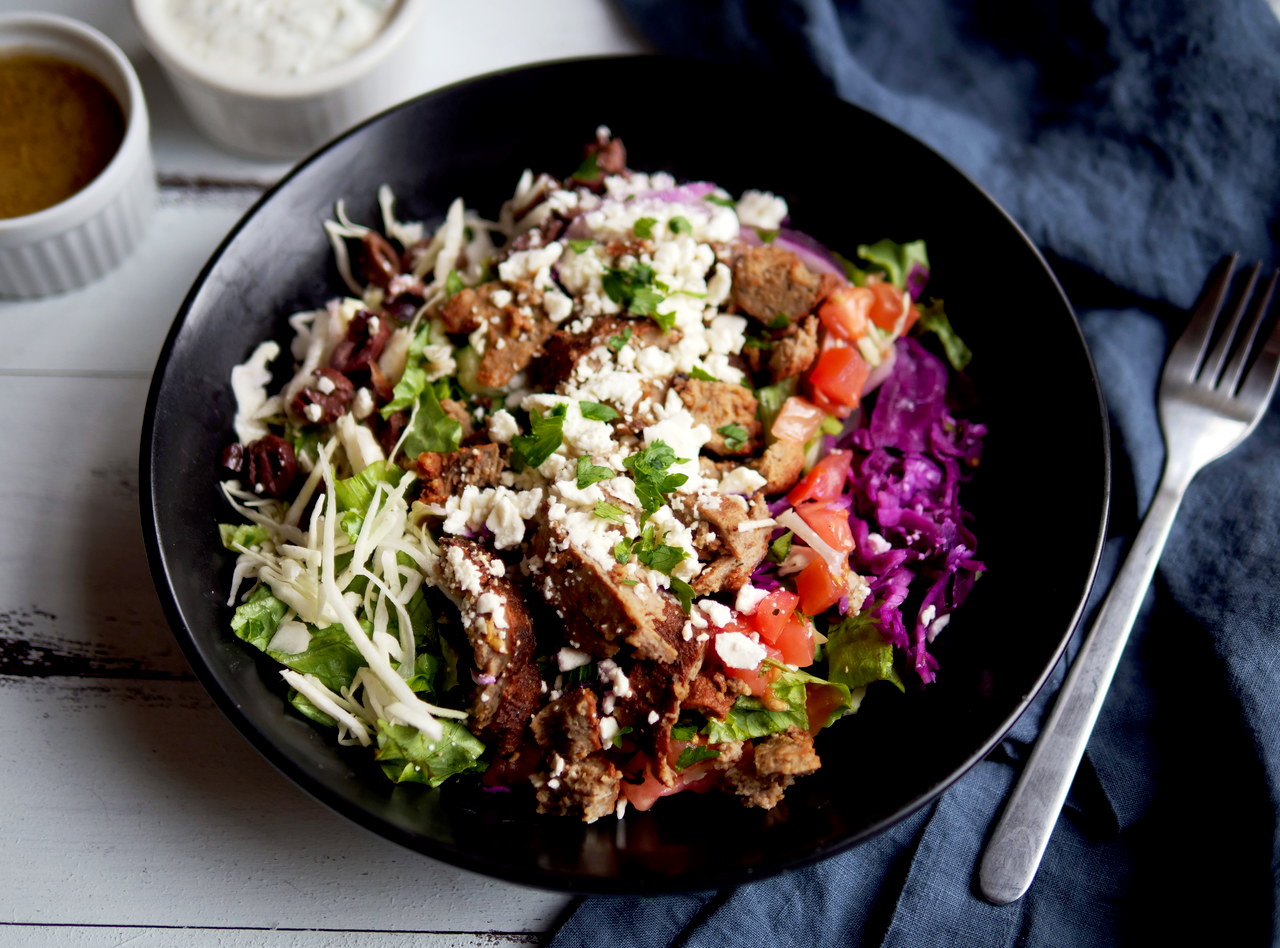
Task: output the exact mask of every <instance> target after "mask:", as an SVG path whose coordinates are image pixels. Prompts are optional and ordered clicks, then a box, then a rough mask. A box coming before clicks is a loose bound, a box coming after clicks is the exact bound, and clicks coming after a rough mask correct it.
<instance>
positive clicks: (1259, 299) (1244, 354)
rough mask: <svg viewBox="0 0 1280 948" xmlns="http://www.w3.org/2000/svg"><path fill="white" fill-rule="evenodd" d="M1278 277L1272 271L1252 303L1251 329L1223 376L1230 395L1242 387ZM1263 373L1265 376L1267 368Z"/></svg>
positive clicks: (1224, 388)
mask: <svg viewBox="0 0 1280 948" xmlns="http://www.w3.org/2000/svg"><path fill="white" fill-rule="evenodd" d="M1254 271H1255V275H1256V272H1257V267H1255V268H1254ZM1277 275H1280V271H1272V273H1271V279H1270V280H1268V281H1267V282H1266V284H1265V285H1264V286H1263V288H1262V290H1261V291H1260V292H1259V293H1258V295H1257V296H1256V297H1254V299H1253V300H1252V302H1251V303H1250V317H1251V318H1250V320H1249V328H1248V330H1247V331H1246V332H1245V335H1244V338H1243V339H1241V341H1240V342H1239V343H1238V344H1237V345H1236V349H1235V355H1234V356H1232V358H1231V362H1230V364H1229V365H1228V366H1227V368H1226V371H1225V372H1224V373H1223V376H1222V389H1223V391H1225V392H1227V393H1228V394H1232V393H1234V392H1235V391H1236V389H1237V388H1239V387H1240V379H1241V378H1242V377H1243V376H1244V370H1245V367H1246V366H1247V365H1248V364H1249V355H1250V353H1252V352H1253V349H1254V343H1255V342H1256V341H1257V338H1258V333H1259V332H1260V331H1261V329H1262V324H1263V322H1264V321H1265V320H1266V318H1267V312H1268V310H1269V309H1270V308H1271V297H1272V295H1273V294H1274V293H1275V289H1276V277H1277ZM1253 284H1254V281H1253V280H1252V279H1250V281H1249V290H1250V291H1252V289H1253ZM1243 307H1244V299H1243V298H1242V299H1241V301H1240V308H1241V309H1242V308H1243ZM1237 315H1238V314H1237ZM1233 329H1234V325H1233ZM1264 351H1265V349H1264ZM1259 358H1260V359H1261V358H1263V356H1262V355H1260V356H1259ZM1263 371H1264V374H1265V366H1264V370H1263Z"/></svg>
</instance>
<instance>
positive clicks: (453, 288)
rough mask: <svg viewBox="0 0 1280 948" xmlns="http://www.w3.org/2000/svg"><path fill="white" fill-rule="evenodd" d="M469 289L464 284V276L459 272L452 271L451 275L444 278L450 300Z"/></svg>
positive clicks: (445, 288) (445, 289)
mask: <svg viewBox="0 0 1280 948" xmlns="http://www.w3.org/2000/svg"><path fill="white" fill-rule="evenodd" d="M466 288H467V284H465V283H463V282H462V274H461V273H459V272H458V271H457V270H450V271H449V275H448V276H447V277H445V278H444V291H445V294H446V295H448V297H449V298H450V299H452V298H453V297H455V296H457V295H458V294H459V293H461V292H462V291H463V290H465V289H466Z"/></svg>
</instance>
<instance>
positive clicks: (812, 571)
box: [796, 556, 849, 616]
mask: <svg viewBox="0 0 1280 948" xmlns="http://www.w3.org/2000/svg"><path fill="white" fill-rule="evenodd" d="M843 580H844V577H843V576H842V577H840V579H839V580H837V579H836V578H835V577H833V576H832V575H831V570H829V569H827V563H826V560H824V559H823V558H822V557H820V556H815V557H814V558H813V560H812V561H811V562H810V563H809V565H808V566H806V567H805V568H804V569H802V570H801V571H800V572H799V573H797V574H796V592H798V593H799V594H800V611H801V612H803V613H804V614H805V615H807V616H816V615H819V614H820V613H822V612H825V611H826V610H828V609H830V608H831V607H832V606H834V605H835V604H836V603H837V602H839V601H840V599H841V598H842V597H843V596H845V595H847V594H848V592H849V590H848V589H847V588H846V586H845V585H844V582H843Z"/></svg>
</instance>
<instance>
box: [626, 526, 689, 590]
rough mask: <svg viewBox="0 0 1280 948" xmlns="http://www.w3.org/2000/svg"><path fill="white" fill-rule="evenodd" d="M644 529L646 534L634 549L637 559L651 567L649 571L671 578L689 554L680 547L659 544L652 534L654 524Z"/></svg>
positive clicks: (642, 535)
mask: <svg viewBox="0 0 1280 948" xmlns="http://www.w3.org/2000/svg"><path fill="white" fill-rule="evenodd" d="M644 529H645V532H644V533H643V534H641V536H640V542H639V544H638V545H637V546H638V549H637V548H636V547H633V550H634V552H635V554H636V559H638V560H639V561H640V562H641V563H643V564H644V565H645V566H647V567H649V569H652V570H656V571H658V572H659V573H663V574H665V575H667V576H670V575H671V571H672V570H673V569H675V568H676V567H677V566H679V565H680V562H681V560H683V559H684V558H685V557H686V556H687V555H688V554H687V553H685V551H684V550H682V549H680V547H678V546H670V545H668V544H666V543H659V542H658V541H657V540H656V539H654V535H653V533H652V532H651V531H652V530H653V524H652V523H650V524H647V525H646V526H645V528H644ZM673 581H674V577H673Z"/></svg>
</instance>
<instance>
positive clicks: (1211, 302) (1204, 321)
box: [1164, 253, 1239, 382]
mask: <svg viewBox="0 0 1280 948" xmlns="http://www.w3.org/2000/svg"><path fill="white" fill-rule="evenodd" d="M1238 257H1239V255H1238V254H1234V253H1233V254H1231V256H1229V257H1226V258H1224V259H1223V261H1222V263H1221V264H1219V267H1218V270H1217V272H1216V273H1214V274H1212V275H1211V276H1210V277H1209V279H1208V280H1207V281H1206V282H1205V285H1204V289H1202V290H1201V291H1200V298H1199V300H1197V302H1196V307H1195V310H1193V311H1192V314H1191V320H1190V322H1188V323H1187V328H1186V329H1184V330H1183V331H1182V335H1181V336H1179V337H1178V340H1177V341H1176V342H1175V343H1174V344H1173V348H1172V349H1171V350H1170V351H1169V357H1168V358H1167V359H1166V360H1165V365H1164V378H1165V379H1167V380H1169V381H1174V382H1190V381H1192V380H1194V379H1195V377H1196V373H1197V372H1198V371H1199V369H1200V366H1201V364H1202V363H1203V360H1204V355H1205V352H1207V351H1208V349H1209V341H1210V340H1211V339H1212V337H1213V324H1214V322H1215V321H1216V320H1217V318H1218V312H1219V311H1220V310H1221V309H1222V301H1223V299H1224V298H1225V297H1226V294H1227V287H1228V286H1230V285H1231V274H1232V273H1234V272H1235V268H1236V260H1237V259H1238Z"/></svg>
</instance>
